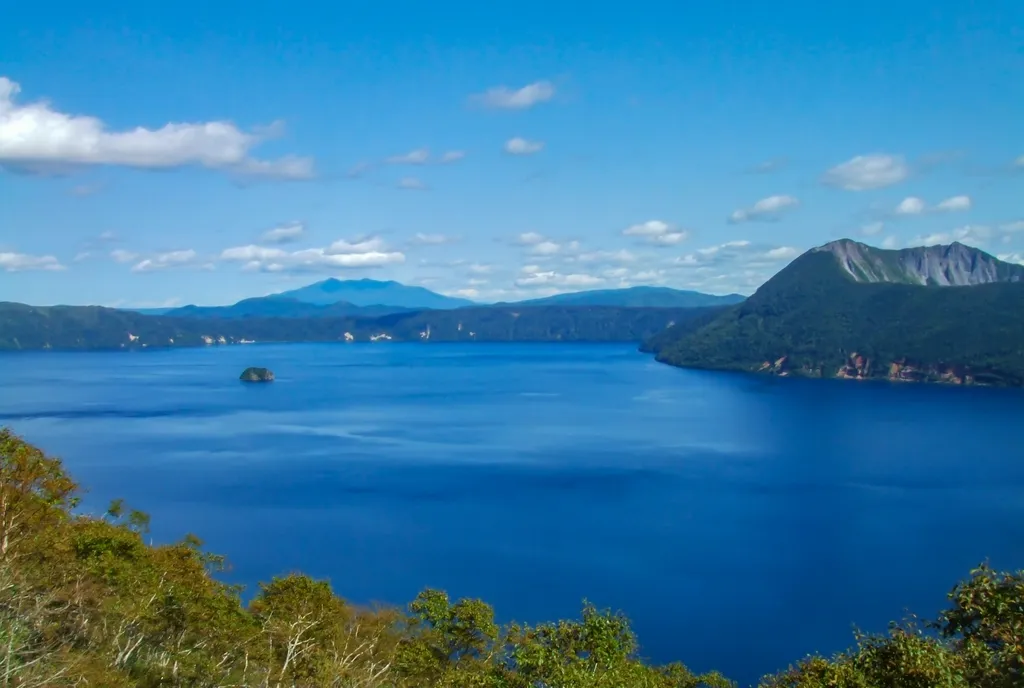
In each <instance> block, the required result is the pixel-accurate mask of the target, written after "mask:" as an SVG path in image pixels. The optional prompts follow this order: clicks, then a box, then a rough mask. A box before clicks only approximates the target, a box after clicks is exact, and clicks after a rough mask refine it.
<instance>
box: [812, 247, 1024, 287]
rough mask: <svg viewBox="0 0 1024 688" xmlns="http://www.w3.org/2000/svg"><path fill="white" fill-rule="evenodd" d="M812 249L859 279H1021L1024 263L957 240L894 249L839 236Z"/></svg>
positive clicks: (943, 282)
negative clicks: (827, 256)
mask: <svg viewBox="0 0 1024 688" xmlns="http://www.w3.org/2000/svg"><path fill="white" fill-rule="evenodd" d="M813 250H814V251H824V252H828V253H831V254H832V255H834V256H835V257H836V260H837V261H838V262H839V265H840V266H841V267H842V268H843V270H844V271H846V272H847V273H848V274H849V275H850V276H851V277H852V278H853V279H854V280H856V281H858V282H895V283H901V284H920V285H932V286H942V287H951V286H952V287H956V286H968V285H973V284H989V283H991V282H1024V265H1015V264H1013V263H1006V262H1003V261H1001V260H999V259H998V258H996V257H995V256H992V255H990V254H988V253H985V252H984V251H982V250H980V249H977V248H974V247H971V246H965V245H964V244H961V243H960V242H957V241H954V242H953V243H951V244H948V245H944V246H919V247H916V248H906V249H902V250H899V251H894V250H887V249H880V248H875V247H873V246H868V245H866V244H862V243H860V242H857V241H852V240H850V239H840V240H838V241H832V242H829V243H827V244H825V245H824V246H819V247H818V248H816V249H813Z"/></svg>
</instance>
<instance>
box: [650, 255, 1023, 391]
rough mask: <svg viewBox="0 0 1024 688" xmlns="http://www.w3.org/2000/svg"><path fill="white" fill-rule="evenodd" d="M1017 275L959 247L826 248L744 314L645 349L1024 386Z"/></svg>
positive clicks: (869, 374) (871, 374)
mask: <svg viewBox="0 0 1024 688" xmlns="http://www.w3.org/2000/svg"><path fill="white" fill-rule="evenodd" d="M1021 270H1024V268H1021V267H1020V266H1015V265H1011V264H1008V263H1004V262H1002V261H999V260H997V259H996V258H994V257H992V256H990V255H988V254H986V253H984V252H983V251H979V250H978V249H973V248H968V247H966V246H962V245H959V244H954V245H952V246H946V247H929V248H925V249H910V250H907V251H900V252H897V251H882V250H880V249H872V248H870V247H866V246H864V245H862V244H857V243H856V242H851V241H848V240H844V241H842V242H833V243H831V244H827V245H825V246H823V247H820V248H818V249H813V250H811V251H808V252H807V253H805V254H804V255H802V256H800V257H799V258H797V259H796V260H794V261H793V262H792V263H791V264H790V265H789V266H787V267H786V268H785V269H783V270H782V271H781V272H779V273H778V274H777V275H775V277H773V278H772V279H770V280H769V281H768V282H766V283H765V284H764V285H763V286H762V287H761V288H760V289H758V290H757V291H756V292H755V293H754V294H753V295H752V296H751V297H750V298H748V299H747V300H746V301H745V302H743V303H742V304H739V305H737V306H733V307H731V308H729V309H727V310H726V311H724V312H723V313H721V314H719V315H717V316H716V317H714V318H712V319H710V321H707V322H703V321H700V320H690V321H687V322H686V323H680V324H677V325H676V326H675V327H673V328H671V329H670V330H668V331H666V332H664V333H661V334H659V335H657V336H656V337H654V338H652V339H651V340H649V341H648V342H647V344H646V345H645V348H647V349H648V350H652V351H654V352H655V353H656V354H657V358H658V360H660V361H663V362H666V363H670V364H673V365H678V366H684V367H696V368H709V369H727V370H747V371H760V372H767V373H772V374H778V375H809V376H820V377H846V378H859V379H863V378H887V379H892V380H922V381H948V382H955V383H988V384H1006V385H1022V384H1024V282H1021V281H1019V276H1020V274H1021ZM953 285H970V286H953Z"/></svg>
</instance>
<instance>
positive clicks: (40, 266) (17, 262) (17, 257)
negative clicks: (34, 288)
mask: <svg viewBox="0 0 1024 688" xmlns="http://www.w3.org/2000/svg"><path fill="white" fill-rule="evenodd" d="M64 269H66V268H65V267H64V266H63V265H61V263H60V261H59V260H57V259H56V258H55V257H54V256H32V255H29V254H27V253H7V252H0V270H4V271H5V272H27V271H29V270H47V271H51V272H52V271H56V270H64Z"/></svg>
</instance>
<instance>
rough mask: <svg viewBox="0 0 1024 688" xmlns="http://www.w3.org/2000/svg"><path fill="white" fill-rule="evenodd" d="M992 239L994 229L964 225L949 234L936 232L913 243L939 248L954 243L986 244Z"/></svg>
mask: <svg viewBox="0 0 1024 688" xmlns="http://www.w3.org/2000/svg"><path fill="white" fill-rule="evenodd" d="M991 237H992V229H991V228H989V227H986V226H985V225H964V226H963V227H957V228H956V229H952V230H950V231H948V232H935V233H933V234H928V235H927V236H919V237H917V238H915V239H914V240H913V242H912V243H913V244H914V245H916V246H937V245H940V244H949V243H952V242H954V241H959V242H966V243H969V244H984V243H985V242H986V241H987V240H988V239H990V238H991Z"/></svg>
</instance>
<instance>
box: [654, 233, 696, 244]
mask: <svg viewBox="0 0 1024 688" xmlns="http://www.w3.org/2000/svg"><path fill="white" fill-rule="evenodd" d="M687 237H689V234H688V233H686V232H665V233H664V234H659V235H656V236H653V237H651V241H652V242H653V243H655V244H658V245H659V246H675V245H676V244H681V243H682V242H684V241H686V239H687Z"/></svg>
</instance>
